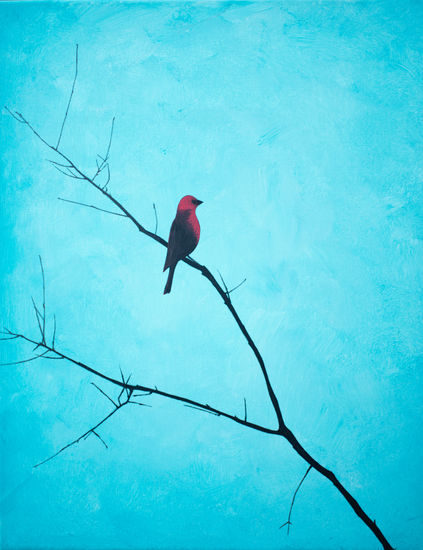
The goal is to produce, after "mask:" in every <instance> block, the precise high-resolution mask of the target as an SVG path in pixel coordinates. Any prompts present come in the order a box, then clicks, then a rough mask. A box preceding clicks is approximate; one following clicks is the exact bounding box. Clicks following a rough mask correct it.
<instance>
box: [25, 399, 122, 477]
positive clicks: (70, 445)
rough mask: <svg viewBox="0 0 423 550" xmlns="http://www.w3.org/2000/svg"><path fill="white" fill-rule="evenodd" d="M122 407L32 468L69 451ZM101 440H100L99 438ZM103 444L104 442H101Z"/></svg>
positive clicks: (119, 407)
mask: <svg viewBox="0 0 423 550" xmlns="http://www.w3.org/2000/svg"><path fill="white" fill-rule="evenodd" d="M123 406H124V404H122V405H120V406H118V407H116V408H115V409H113V410H112V411H111V412H110V413H109V414H108V415H107V416H106V417H105V418H103V419H102V420H100V422H98V423H97V424H96V425H95V426H93V427H92V428H90V429H89V430H87V431H86V432H85V433H83V434H82V435H81V436H79V437H78V438H77V439H74V440H73V441H71V442H70V443H68V444H67V445H65V446H64V447H62V448H61V449H59V450H58V451H57V452H56V453H54V454H53V455H51V456H49V457H48V458H46V459H45V460H43V461H41V462H39V463H38V464H35V466H34V468H38V467H39V466H41V465H42V464H45V463H46V462H49V461H50V460H52V459H53V458H56V456H58V455H60V454H61V453H63V451H66V449H69V447H72V445H76V444H77V443H79V442H80V441H81V439H85V438H86V437H88V436H89V435H90V434H92V433H94V432H95V431H96V430H97V428H98V427H100V426H101V425H102V424H104V423H105V422H106V420H108V419H109V418H110V417H111V416H113V415H114V414H115V413H116V412H117V411H118V410H119V409H121V408H122V407H123ZM97 437H98V436H97ZM100 439H101V438H100ZM103 443H104V441H103ZM106 447H107V445H106Z"/></svg>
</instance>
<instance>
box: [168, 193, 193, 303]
mask: <svg viewBox="0 0 423 550" xmlns="http://www.w3.org/2000/svg"><path fill="white" fill-rule="evenodd" d="M202 203H203V201H199V200H198V199H196V198H195V197H193V196H192V195H186V196H185V197H182V199H181V200H180V201H179V204H178V210H177V211H176V216H175V219H174V220H173V223H172V227H171V228H170V233H169V242H168V244H167V256H166V261H165V265H164V268H163V271H166V269H167V268H169V276H168V278H167V283H166V286H165V289H164V292H163V294H169V292H170V290H171V288H172V281H173V274H174V272H175V267H176V264H177V263H178V262H179V260H183V259H184V258H185V257H186V256H188V255H189V254H191V252H192V251H193V250H194V248H195V247H196V246H197V244H198V241H199V240H200V224H199V223H198V219H197V216H196V214H195V211H196V209H197V206H199V205H200V204H202Z"/></svg>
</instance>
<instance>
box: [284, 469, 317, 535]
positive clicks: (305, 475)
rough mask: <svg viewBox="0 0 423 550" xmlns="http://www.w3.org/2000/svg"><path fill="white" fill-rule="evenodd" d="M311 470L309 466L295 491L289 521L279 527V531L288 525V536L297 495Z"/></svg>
mask: <svg viewBox="0 0 423 550" xmlns="http://www.w3.org/2000/svg"><path fill="white" fill-rule="evenodd" d="M310 470H311V466H309V467H308V468H307V471H306V473H305V474H304V475H303V477H302V478H301V481H300V482H299V484H298V486H297V488H296V489H295V492H294V495H293V497H292V501H291V506H290V507H289V514H288V521H285V523H284V524H283V525H281V526H280V527H279V529H282V527H285V525H287V532H286V534H287V535H289V527H290V526H291V525H292V523H291V514H292V508H293V507H294V502H295V497H296V496H297V493H298V491H299V489H300V487H301V485H302V484H303V481H304V480H305V478H306V477H307V474H308V473H309V471H310Z"/></svg>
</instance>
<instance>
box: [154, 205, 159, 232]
mask: <svg viewBox="0 0 423 550" xmlns="http://www.w3.org/2000/svg"><path fill="white" fill-rule="evenodd" d="M153 210H154V217H155V219H156V226H155V228H154V234H155V235H157V229H158V226H159V220H158V219H157V210H156V205H155V204H154V202H153Z"/></svg>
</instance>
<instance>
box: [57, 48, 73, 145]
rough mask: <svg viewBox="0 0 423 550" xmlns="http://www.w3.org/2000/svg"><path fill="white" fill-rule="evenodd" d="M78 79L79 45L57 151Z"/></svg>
mask: <svg viewBox="0 0 423 550" xmlns="http://www.w3.org/2000/svg"><path fill="white" fill-rule="evenodd" d="M77 77H78V44H77V45H76V49H75V76H74V78H73V84H72V90H71V93H70V96H69V101H68V105H67V107H66V112H65V117H64V119H63V122H62V127H61V128H60V134H59V138H58V140H57V144H56V149H58V148H59V145H60V140H61V139H62V134H63V128H64V127H65V122H66V119H67V118H68V113H69V107H70V104H71V101H72V96H73V92H74V90H75V83H76V79H77Z"/></svg>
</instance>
